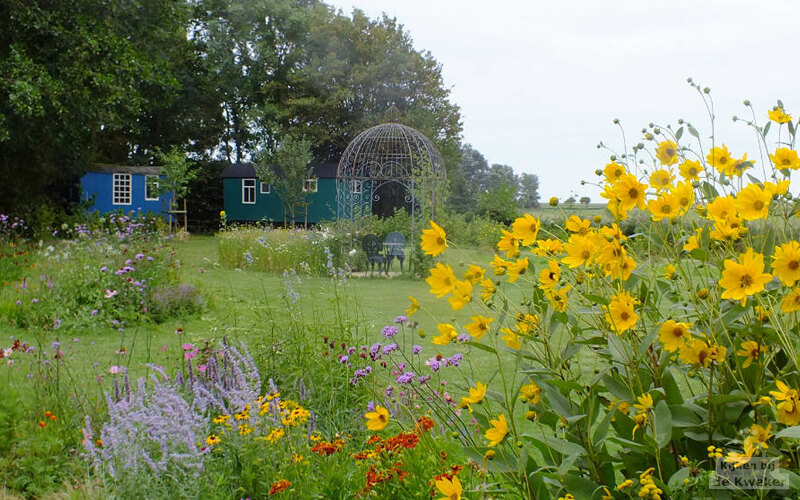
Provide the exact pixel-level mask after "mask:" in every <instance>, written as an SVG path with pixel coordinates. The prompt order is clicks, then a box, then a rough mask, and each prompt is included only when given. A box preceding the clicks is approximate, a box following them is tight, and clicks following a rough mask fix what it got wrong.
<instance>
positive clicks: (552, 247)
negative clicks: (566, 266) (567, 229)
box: [531, 238, 564, 257]
mask: <svg viewBox="0 0 800 500" xmlns="http://www.w3.org/2000/svg"><path fill="white" fill-rule="evenodd" d="M563 250H564V244H563V243H561V240H556V239H552V238H549V239H546V240H537V241H536V248H534V249H533V250H531V252H533V254H534V255H538V256H539V257H553V256H555V255H556V254H557V253H559V252H562V251H563Z"/></svg>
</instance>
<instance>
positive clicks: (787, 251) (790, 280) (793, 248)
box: [772, 241, 800, 286]
mask: <svg viewBox="0 0 800 500" xmlns="http://www.w3.org/2000/svg"><path fill="white" fill-rule="evenodd" d="M772 272H774V273H775V276H777V277H778V278H779V279H780V280H781V283H783V284H784V285H786V286H794V284H795V283H796V282H797V280H800V243H798V242H796V241H789V242H787V243H784V244H783V245H780V246H778V247H776V248H775V253H774V254H773V255H772Z"/></svg>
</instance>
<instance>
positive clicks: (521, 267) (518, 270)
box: [506, 257, 530, 283]
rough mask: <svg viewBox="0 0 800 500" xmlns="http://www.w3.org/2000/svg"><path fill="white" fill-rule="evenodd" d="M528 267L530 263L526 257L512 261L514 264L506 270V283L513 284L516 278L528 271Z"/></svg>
mask: <svg viewBox="0 0 800 500" xmlns="http://www.w3.org/2000/svg"><path fill="white" fill-rule="evenodd" d="M529 265H530V262H529V261H528V258H527V257H525V258H524V259H517V260H516V261H514V263H512V264H511V265H510V266H508V269H507V270H506V272H507V274H508V282H509V283H514V282H515V281H517V278H519V276H520V275H521V274H523V273H524V272H525V271H527V270H528V266H529Z"/></svg>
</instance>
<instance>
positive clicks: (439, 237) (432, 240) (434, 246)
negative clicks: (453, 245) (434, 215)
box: [420, 221, 447, 257]
mask: <svg viewBox="0 0 800 500" xmlns="http://www.w3.org/2000/svg"><path fill="white" fill-rule="evenodd" d="M430 224H431V227H430V229H424V230H423V231H422V236H420V240H421V243H420V246H421V247H422V251H423V252H425V253H426V254H428V255H432V256H434V257H436V256H437V255H441V254H442V253H444V249H445V248H447V235H446V234H445V232H444V229H442V228H441V227H439V225H438V224H436V223H435V222H433V221H430Z"/></svg>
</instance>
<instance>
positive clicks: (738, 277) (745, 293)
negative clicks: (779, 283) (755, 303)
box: [719, 248, 772, 305]
mask: <svg viewBox="0 0 800 500" xmlns="http://www.w3.org/2000/svg"><path fill="white" fill-rule="evenodd" d="M739 260H740V261H741V262H736V261H733V260H730V259H725V270H724V271H722V279H720V280H719V286H721V287H722V288H724V289H725V291H724V292H722V298H723V299H732V300H739V301H741V303H742V305H744V304H745V303H746V302H747V297H749V296H750V295H753V294H756V293H758V292H760V291H762V290H763V289H764V285H765V284H766V283H767V282H769V281H770V280H771V279H772V275H771V274H768V273H765V272H764V256H763V255H761V254H760V253H758V252H754V251H753V249H752V248H750V249H748V250H747V252H745V253H743V254H740V255H739Z"/></svg>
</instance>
